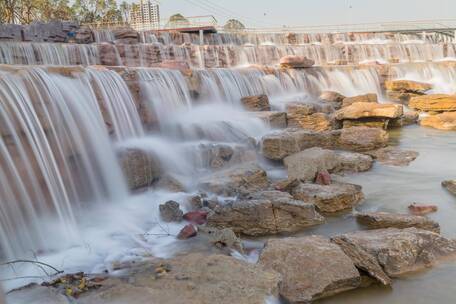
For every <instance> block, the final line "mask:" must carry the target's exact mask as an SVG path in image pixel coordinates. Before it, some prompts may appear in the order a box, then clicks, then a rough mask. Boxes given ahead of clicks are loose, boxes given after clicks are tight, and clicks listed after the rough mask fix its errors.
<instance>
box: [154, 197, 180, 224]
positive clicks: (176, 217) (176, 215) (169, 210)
mask: <svg viewBox="0 0 456 304" xmlns="http://www.w3.org/2000/svg"><path fill="white" fill-rule="evenodd" d="M158 207H159V210H160V217H161V218H162V220H163V221H164V222H167V223H170V222H180V221H182V215H183V214H184V212H183V211H182V210H180V208H179V207H180V206H179V203H178V202H175V201H167V202H166V203H164V204H161V205H159V206H158Z"/></svg>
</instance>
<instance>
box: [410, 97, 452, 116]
mask: <svg viewBox="0 0 456 304" xmlns="http://www.w3.org/2000/svg"><path fill="white" fill-rule="evenodd" d="M409 107H411V108H412V109H416V110H419V111H425V112H449V111H456V95H445V94H431V95H423V96H417V97H413V98H412V99H411V100H410V102H409Z"/></svg>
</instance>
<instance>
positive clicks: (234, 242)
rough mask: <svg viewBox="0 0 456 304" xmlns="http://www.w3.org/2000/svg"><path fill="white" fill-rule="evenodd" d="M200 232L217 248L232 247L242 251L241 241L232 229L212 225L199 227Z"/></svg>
mask: <svg viewBox="0 0 456 304" xmlns="http://www.w3.org/2000/svg"><path fill="white" fill-rule="evenodd" d="M199 232H200V234H205V235H206V236H207V237H208V239H209V242H211V243H212V244H214V246H216V247H217V248H219V249H232V250H236V251H239V252H240V253H243V251H244V249H243V247H242V241H241V239H240V238H238V237H237V236H236V234H235V233H234V231H233V230H232V229H228V228H225V229H217V228H214V227H206V226H201V227H199Z"/></svg>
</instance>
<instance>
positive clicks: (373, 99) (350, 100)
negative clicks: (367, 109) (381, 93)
mask: <svg viewBox="0 0 456 304" xmlns="http://www.w3.org/2000/svg"><path fill="white" fill-rule="evenodd" d="M357 102H369V103H378V99H377V94H365V95H358V96H353V97H345V98H344V100H343V101H342V107H348V106H350V105H352V104H354V103H357Z"/></svg>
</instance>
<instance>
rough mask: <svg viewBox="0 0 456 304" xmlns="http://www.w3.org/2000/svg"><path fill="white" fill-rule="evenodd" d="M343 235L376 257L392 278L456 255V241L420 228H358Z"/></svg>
mask: <svg viewBox="0 0 456 304" xmlns="http://www.w3.org/2000/svg"><path fill="white" fill-rule="evenodd" d="M342 237H344V238H345V239H347V240H348V241H349V242H351V243H352V244H353V245H355V246H356V247H360V248H361V249H363V250H364V251H366V252H367V253H369V254H371V255H372V256H374V257H375V258H376V259H377V261H378V263H379V264H380V265H381V266H382V268H383V270H384V272H385V273H386V274H387V275H388V276H390V277H397V276H400V275H403V274H406V273H408V272H412V271H417V270H421V269H424V268H426V267H429V266H432V265H433V264H434V263H435V262H437V261H439V260H441V259H443V258H445V257H449V256H452V255H456V241H453V240H449V239H446V238H444V237H442V236H440V235H439V234H437V233H434V232H430V231H427V230H421V229H416V228H406V229H396V228H389V229H377V230H368V231H358V232H353V233H347V234H343V235H342Z"/></svg>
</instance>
